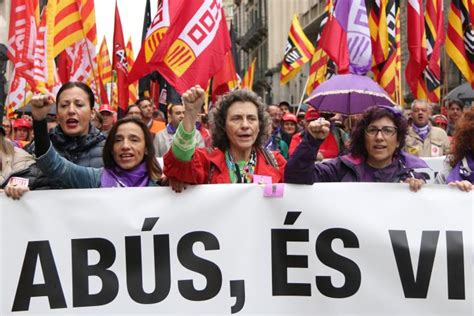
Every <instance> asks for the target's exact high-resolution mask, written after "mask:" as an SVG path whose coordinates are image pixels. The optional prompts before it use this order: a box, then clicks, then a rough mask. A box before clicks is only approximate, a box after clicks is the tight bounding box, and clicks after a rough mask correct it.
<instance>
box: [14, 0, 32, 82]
mask: <svg viewBox="0 0 474 316" xmlns="http://www.w3.org/2000/svg"><path fill="white" fill-rule="evenodd" d="M36 7H37V1H36V0H12V2H11V11H10V25H9V31H8V51H7V55H8V58H9V59H10V60H11V61H12V62H13V64H14V65H15V72H16V75H17V76H18V77H22V78H25V79H27V80H28V82H29V83H30V85H33V84H34V79H33V76H34V75H33V72H32V68H33V64H34V55H35V53H34V48H35V42H36V32H37V21H36V18H35V8H36Z"/></svg>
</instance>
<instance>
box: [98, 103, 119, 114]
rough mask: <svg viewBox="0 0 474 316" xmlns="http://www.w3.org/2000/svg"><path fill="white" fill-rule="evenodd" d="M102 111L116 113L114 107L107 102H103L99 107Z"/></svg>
mask: <svg viewBox="0 0 474 316" xmlns="http://www.w3.org/2000/svg"><path fill="white" fill-rule="evenodd" d="M100 112H109V113H112V114H113V113H115V111H114V109H112V107H111V106H110V105H108V104H106V103H104V104H102V105H101V106H100V108H99V113H100Z"/></svg>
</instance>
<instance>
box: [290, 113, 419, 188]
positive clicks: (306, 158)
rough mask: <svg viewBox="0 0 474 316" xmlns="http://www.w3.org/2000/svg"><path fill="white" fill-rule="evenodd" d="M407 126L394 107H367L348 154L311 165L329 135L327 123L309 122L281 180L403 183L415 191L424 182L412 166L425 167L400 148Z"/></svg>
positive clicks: (303, 182)
mask: <svg viewBox="0 0 474 316" xmlns="http://www.w3.org/2000/svg"><path fill="white" fill-rule="evenodd" d="M407 129H408V126H407V122H406V119H405V118H404V117H403V116H402V114H401V113H400V112H399V111H398V110H396V109H395V108H392V107H388V106H374V107H370V108H369V109H367V110H366V111H365V112H364V114H363V116H362V118H361V120H360V121H358V123H357V125H356V126H355V127H354V129H353V131H352V134H351V142H350V148H349V154H347V155H344V156H340V157H337V158H335V159H332V160H329V161H325V162H322V163H318V164H314V161H315V159H316V157H315V155H316V154H315V153H317V152H318V149H319V146H320V145H321V143H322V142H323V141H324V139H325V138H326V137H327V135H328V134H329V122H328V121H326V120H324V119H319V120H316V121H312V122H311V123H310V124H309V125H308V128H307V130H308V133H306V135H305V138H304V139H303V141H302V143H301V144H300V145H299V146H298V148H297V149H296V151H295V153H294V154H293V156H291V157H290V159H289V160H288V163H287V165H286V169H285V182H287V183H301V184H313V183H314V182H406V183H408V184H409V187H410V190H412V191H415V192H416V191H418V190H419V189H420V188H421V186H422V185H423V184H424V183H425V181H424V179H423V176H422V175H421V174H418V173H416V172H415V171H414V169H416V168H427V167H428V166H427V165H426V163H425V162H424V161H423V160H422V159H420V158H418V157H415V156H413V155H410V154H407V153H405V152H403V151H402V150H401V148H403V146H404V145H405V137H406V134H407Z"/></svg>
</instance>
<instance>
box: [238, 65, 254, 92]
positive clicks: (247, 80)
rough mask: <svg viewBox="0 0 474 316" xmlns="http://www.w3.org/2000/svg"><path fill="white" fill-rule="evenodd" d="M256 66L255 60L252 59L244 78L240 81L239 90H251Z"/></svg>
mask: <svg viewBox="0 0 474 316" xmlns="http://www.w3.org/2000/svg"><path fill="white" fill-rule="evenodd" d="M256 65H257V58H254V59H253V60H252V62H251V63H250V65H249V68H247V71H246V72H245V75H244V78H243V79H242V83H241V88H242V89H249V90H252V86H253V78H254V74H255V66H256Z"/></svg>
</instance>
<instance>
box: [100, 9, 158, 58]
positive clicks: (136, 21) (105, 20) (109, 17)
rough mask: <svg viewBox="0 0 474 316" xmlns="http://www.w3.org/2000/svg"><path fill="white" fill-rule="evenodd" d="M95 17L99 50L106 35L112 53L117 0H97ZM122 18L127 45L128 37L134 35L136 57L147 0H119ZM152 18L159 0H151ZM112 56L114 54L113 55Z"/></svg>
mask: <svg viewBox="0 0 474 316" xmlns="http://www.w3.org/2000/svg"><path fill="white" fill-rule="evenodd" d="M94 3H95V17H96V24H97V50H98V49H99V47H100V44H101V43H102V38H103V37H104V35H105V38H106V40H107V46H108V48H109V53H110V54H112V40H113V36H114V14H115V0H95V1H94ZM117 3H118V8H119V13H120V19H121V20H122V28H123V37H124V40H125V45H126V44H127V41H128V37H129V36H131V37H132V46H133V52H134V54H135V58H136V57H137V55H138V52H139V51H140V46H141V36H142V28H143V16H144V14H145V5H146V0H117ZM150 3H151V18H152V19H153V17H154V16H155V13H156V7H157V0H151V1H150ZM111 58H112V56H111Z"/></svg>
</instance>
